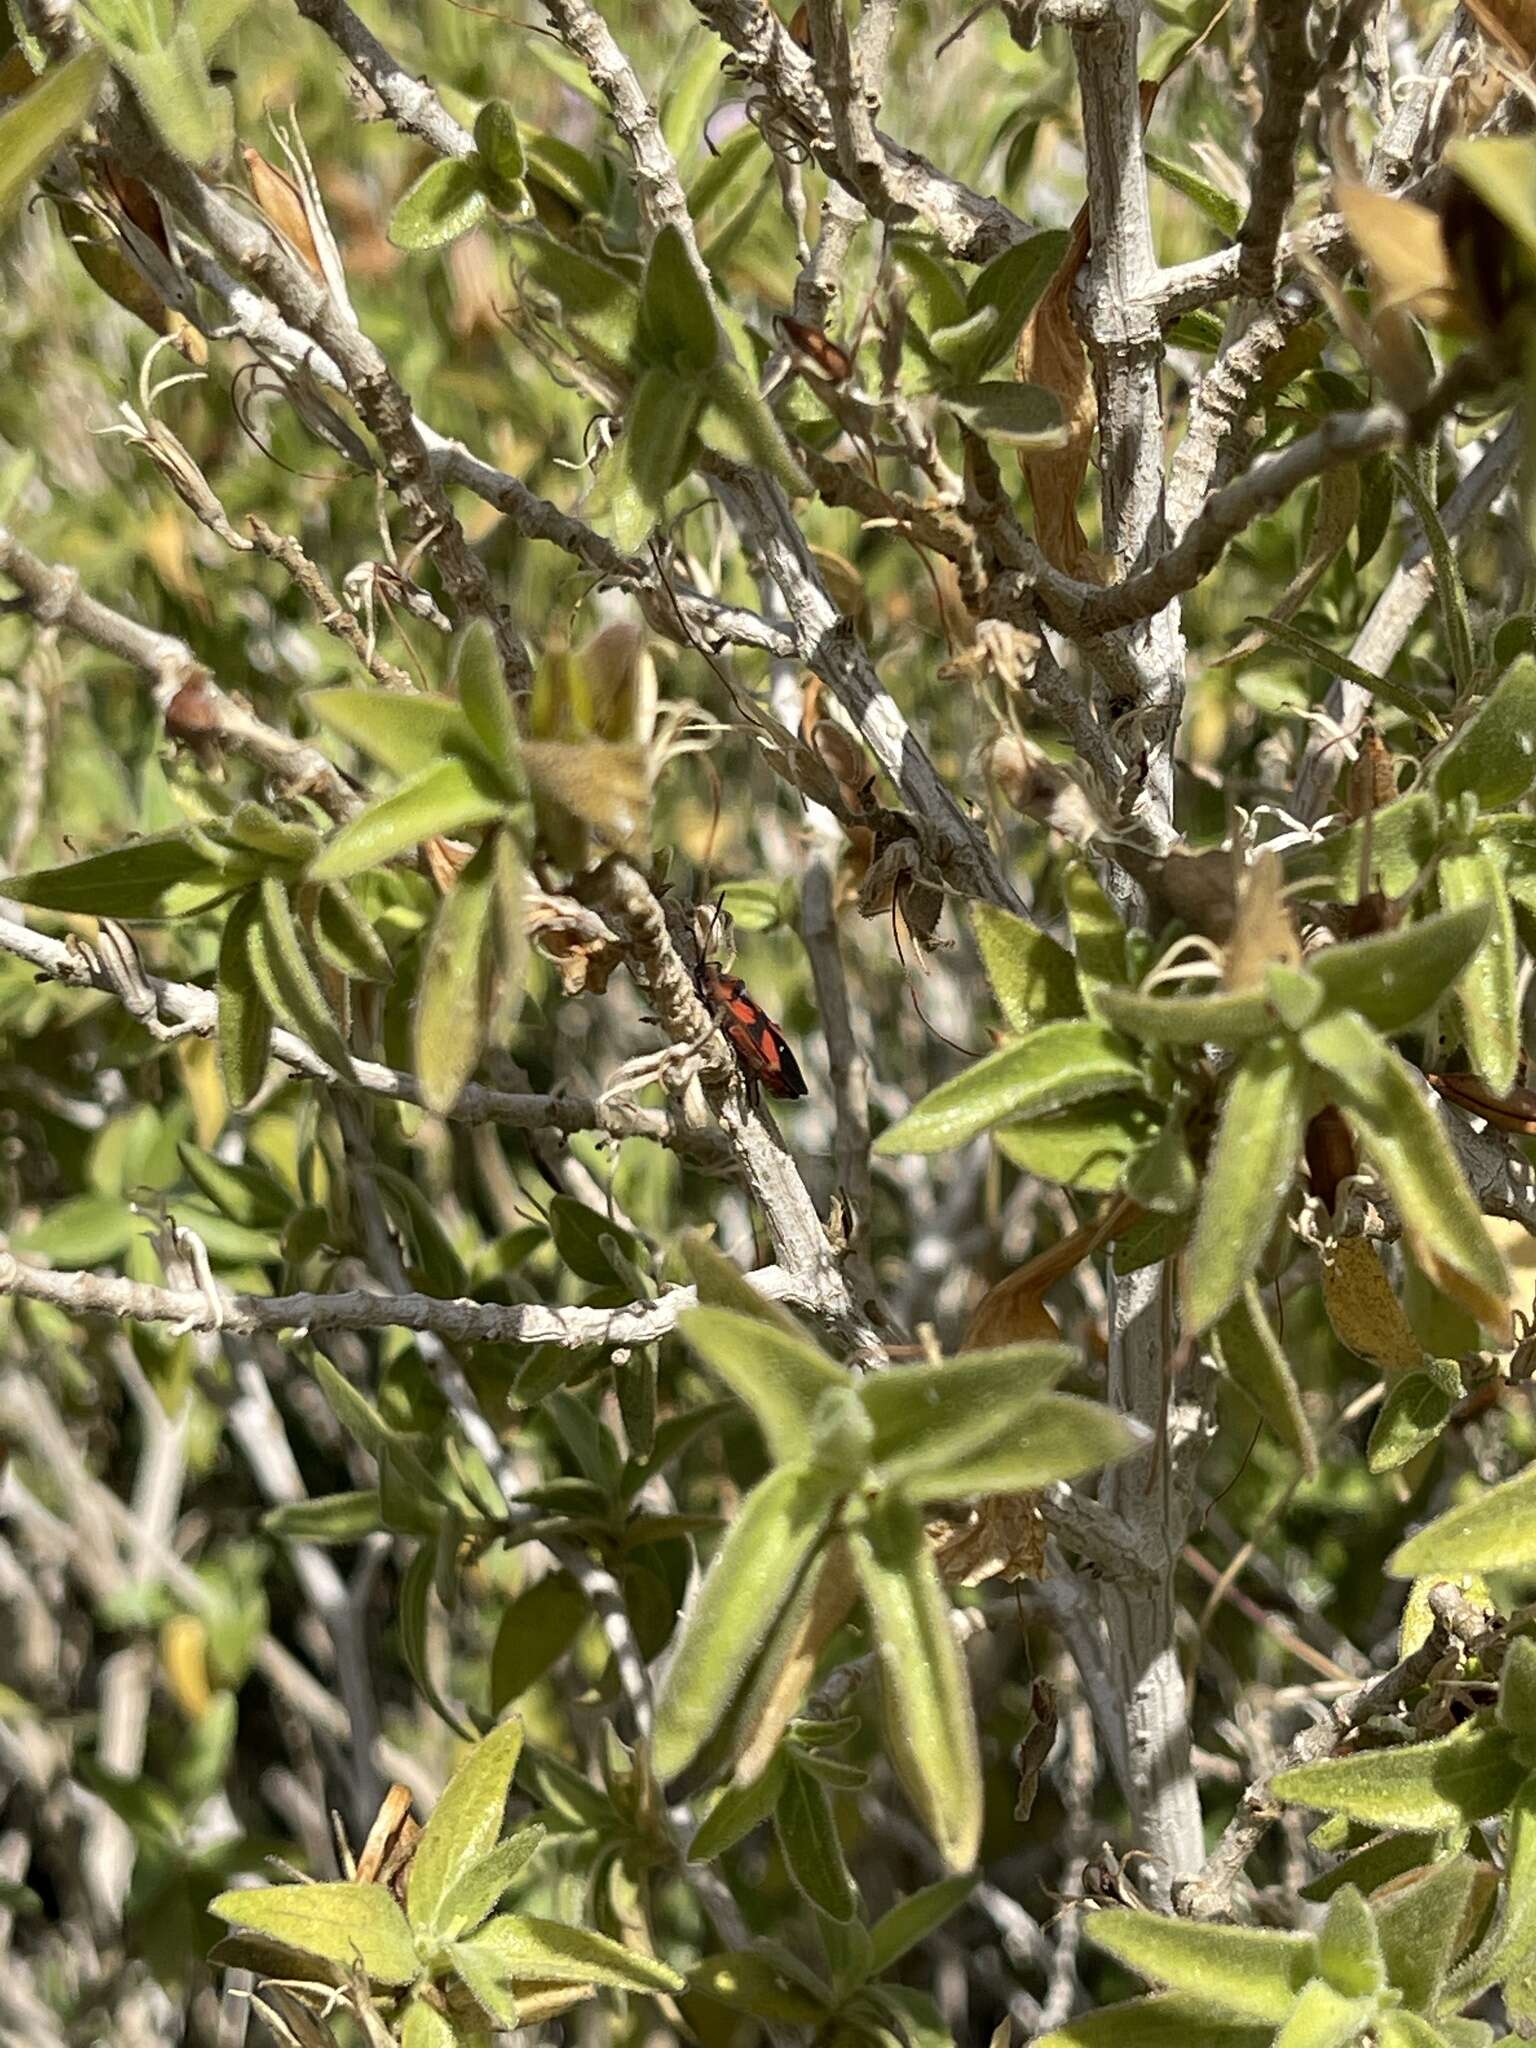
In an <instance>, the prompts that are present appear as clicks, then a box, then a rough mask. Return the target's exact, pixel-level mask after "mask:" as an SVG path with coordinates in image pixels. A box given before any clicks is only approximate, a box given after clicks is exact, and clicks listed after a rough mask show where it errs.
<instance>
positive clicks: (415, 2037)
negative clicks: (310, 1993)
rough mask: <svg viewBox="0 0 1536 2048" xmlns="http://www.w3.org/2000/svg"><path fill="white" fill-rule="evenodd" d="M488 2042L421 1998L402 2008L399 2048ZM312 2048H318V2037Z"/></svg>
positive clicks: (464, 2047) (460, 2047)
mask: <svg viewBox="0 0 1536 2048" xmlns="http://www.w3.org/2000/svg"><path fill="white" fill-rule="evenodd" d="M263 1995H264V1996H265V1995H267V1993H266V1992H264V1994H263ZM301 2009H302V2008H301ZM488 2038H489V2037H488V2036H484V2037H479V2038H477V2037H476V2035H474V2034H473V2033H466V2032H465V2031H464V2023H463V2022H462V2021H459V2022H455V2021H453V2020H450V2019H449V2018H448V2017H447V2015H446V2014H444V2013H441V2012H439V2011H438V2009H437V2007H436V2006H435V2005H428V2003H427V2001H426V2000H425V1999H424V1998H412V1999H411V2001H410V2002H409V2004H408V2005H407V2006H406V2008H405V2019H404V2022H403V2024H402V2025H401V2029H400V2048H483V2042H484V2040H487V2039H488ZM314 2048H321V2043H320V2041H319V2038H318V2037H317V2038H316V2041H315V2043H314Z"/></svg>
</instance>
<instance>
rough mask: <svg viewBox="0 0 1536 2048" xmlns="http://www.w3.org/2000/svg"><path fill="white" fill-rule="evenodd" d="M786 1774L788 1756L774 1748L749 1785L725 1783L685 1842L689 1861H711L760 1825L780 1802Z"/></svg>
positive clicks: (733, 1846)
mask: <svg viewBox="0 0 1536 2048" xmlns="http://www.w3.org/2000/svg"><path fill="white" fill-rule="evenodd" d="M788 1776H789V1759H788V1758H787V1757H786V1756H785V1755H784V1753H783V1751H782V1750H778V1751H775V1753H774V1755H773V1756H772V1757H771V1758H770V1760H769V1763H768V1768H767V1769H766V1770H765V1771H764V1772H763V1773H762V1774H761V1775H760V1776H759V1777H756V1778H754V1779H752V1781H751V1782H750V1783H749V1784H746V1785H728V1786H727V1787H726V1789H725V1790H724V1792H722V1793H721V1795H720V1797H719V1799H718V1800H716V1802H715V1804H714V1805H713V1806H712V1807H711V1808H710V1810H709V1814H708V1817H707V1818H706V1819H705V1821H704V1822H703V1824H702V1826H701V1827H700V1828H699V1829H698V1831H697V1833H696V1834H695V1835H694V1838H693V1840H692V1842H690V1843H689V1845H688V1861H689V1862H690V1863H712V1862H713V1861H714V1860H715V1858H716V1857H717V1856H723V1855H724V1854H725V1852H726V1850H727V1849H734V1848H735V1846H736V1844H737V1843H738V1842H740V1841H744V1840H745V1839H746V1837H747V1836H748V1835H750V1834H751V1832H752V1830H753V1829H754V1828H755V1827H758V1826H760V1825H761V1823H762V1822H763V1821H765V1820H766V1819H767V1818H768V1816H769V1814H770V1813H772V1811H773V1809H774V1807H775V1806H777V1805H778V1803H779V1794H780V1793H781V1792H782V1791H783V1789H784V1784H785V1780H786V1779H787V1778H788Z"/></svg>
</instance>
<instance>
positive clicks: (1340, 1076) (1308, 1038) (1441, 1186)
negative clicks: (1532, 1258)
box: [1301, 1010, 1509, 1332]
mask: <svg viewBox="0 0 1536 2048" xmlns="http://www.w3.org/2000/svg"><path fill="white" fill-rule="evenodd" d="M1301 1042H1302V1047H1303V1050H1304V1051H1305V1052H1306V1054H1307V1057H1308V1058H1309V1059H1311V1060H1313V1061H1314V1062H1315V1063H1316V1064H1317V1065H1318V1066H1320V1067H1322V1068H1324V1069H1325V1070H1326V1071H1327V1073H1328V1074H1330V1075H1331V1076H1332V1078H1333V1082H1334V1087H1335V1093H1336V1095H1337V1099H1338V1103H1339V1107H1340V1108H1341V1109H1342V1110H1343V1111H1344V1113H1345V1115H1346V1117H1347V1118H1348V1120H1349V1123H1350V1126H1351V1128H1352V1129H1353V1131H1354V1133H1355V1136H1356V1138H1357V1139H1358V1140H1359V1142H1360V1144H1361V1146H1362V1148H1363V1150H1364V1152H1365V1155H1366V1157H1367V1159H1368V1160H1369V1161H1370V1163H1371V1165H1372V1166H1374V1167H1375V1169H1376V1171H1377V1172H1378V1173H1379V1174H1380V1175H1381V1177H1382V1179H1383V1180H1384V1181H1385V1182H1386V1184H1387V1191H1388V1193H1389V1194H1390V1195H1391V1197H1392V1200H1393V1202H1394V1203H1395V1204H1396V1206H1397V1211H1398V1214H1399V1215H1400V1216H1401V1218H1402V1221H1403V1228H1404V1230H1405V1232H1406V1233H1407V1237H1408V1242H1409V1245H1410V1247H1411V1249H1412V1251H1413V1255H1414V1257H1415V1259H1417V1261H1418V1263H1419V1264H1420V1266H1422V1267H1423V1269H1424V1271H1425V1273H1426V1274H1427V1275H1428V1276H1429V1278H1430V1279H1431V1280H1432V1281H1433V1282H1434V1284H1435V1285H1436V1286H1437V1287H1438V1288H1439V1289H1440V1290H1441V1292H1442V1293H1444V1294H1448V1295H1449V1296H1450V1297H1451V1299H1452V1300H1453V1301H1456V1302H1458V1303H1459V1304H1460V1305H1461V1306H1462V1307H1463V1308H1465V1309H1468V1310H1470V1311H1471V1313H1472V1314H1473V1315H1475V1316H1476V1317H1477V1318H1478V1320H1479V1322H1481V1323H1484V1324H1486V1325H1487V1327H1488V1328H1489V1329H1492V1330H1496V1331H1500V1332H1503V1331H1505V1330H1507V1328H1508V1326H1509V1275H1508V1273H1507V1271H1506V1269H1505V1265H1504V1261H1503V1259H1502V1257H1501V1256H1500V1254H1499V1252H1498V1249H1497V1247H1496V1246H1495V1245H1494V1243H1493V1240H1492V1239H1491V1238H1490V1237H1489V1235H1488V1231H1487V1227H1486V1226H1485V1224H1484V1222H1483V1219H1482V1216H1481V1214H1480V1213H1479V1211H1478V1207H1477V1204H1476V1202H1475V1201H1474V1200H1473V1199H1472V1194H1471V1191H1470V1189H1469V1188H1468V1186H1467V1183H1466V1180H1465V1178H1464V1177H1463V1175H1462V1171H1461V1168H1460V1167H1459V1166H1458V1165H1457V1163H1456V1158H1455V1155H1454V1153H1453V1152H1452V1151H1451V1148H1450V1144H1449V1142H1448V1141H1447V1139H1446V1136H1445V1133H1444V1131H1443V1130H1442V1129H1441V1127H1440V1121H1439V1119H1438V1118H1437V1117H1436V1116H1435V1114H1434V1113H1433V1111H1432V1110H1431V1109H1430V1108H1429V1106H1428V1104H1427V1103H1426V1102H1425V1100H1424V1097H1423V1095H1422V1093H1421V1092H1420V1088H1419V1084H1418V1082H1417V1080H1416V1079H1415V1077H1414V1075H1413V1073H1412V1072H1411V1071H1410V1069H1409V1068H1408V1067H1407V1066H1406V1065H1405V1064H1404V1062H1403V1061H1402V1060H1401V1059H1400V1058H1399V1057H1398V1055H1397V1054H1396V1053H1395V1052H1393V1051H1392V1049H1391V1048H1390V1047H1389V1046H1387V1045H1385V1044H1383V1042H1382V1041H1381V1039H1379V1038H1378V1037H1377V1036H1376V1034H1375V1032H1373V1031H1372V1030H1371V1028H1370V1026H1369V1025H1368V1024H1367V1023H1366V1022H1365V1021H1364V1020H1363V1018H1360V1017H1358V1016H1356V1015H1355V1014H1354V1013H1353V1012H1352V1011H1348V1010H1345V1011H1341V1012H1340V1013H1339V1014H1338V1015H1336V1016H1333V1017H1328V1018H1324V1019H1323V1020H1321V1021H1320V1022H1319V1023H1317V1024H1314V1025H1312V1026H1311V1027H1310V1028H1309V1029H1308V1030H1307V1031H1306V1032H1304V1033H1303V1034H1302V1041H1301Z"/></svg>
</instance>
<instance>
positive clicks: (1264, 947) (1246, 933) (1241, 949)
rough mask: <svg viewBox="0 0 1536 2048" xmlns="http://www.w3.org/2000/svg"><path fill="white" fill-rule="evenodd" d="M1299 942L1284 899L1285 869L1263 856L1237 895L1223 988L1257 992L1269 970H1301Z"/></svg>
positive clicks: (1277, 860) (1272, 856)
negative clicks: (1296, 968)
mask: <svg viewBox="0 0 1536 2048" xmlns="http://www.w3.org/2000/svg"><path fill="white" fill-rule="evenodd" d="M1300 965H1301V938H1300V935H1299V934H1298V932H1297V930H1296V920H1295V919H1294V918H1293V917H1292V915H1291V913H1290V909H1289V907H1288V905H1287V904H1286V900H1285V870H1284V868H1283V867H1282V866H1281V865H1280V857H1279V855H1278V854H1274V853H1261V854H1259V855H1258V856H1257V857H1256V858H1255V860H1254V861H1253V863H1252V865H1251V866H1250V867H1249V868H1248V869H1247V870H1246V871H1245V873H1244V875H1243V880H1242V884H1241V886H1240V888H1239V890H1238V898H1237V920H1236V922H1235V924H1234V925H1233V927H1232V936H1231V938H1230V939H1229V940H1228V941H1227V946H1226V952H1225V960H1224V967H1225V973H1224V977H1223V979H1224V981H1225V985H1226V986H1227V987H1228V988H1229V989H1231V990H1233V991H1234V992H1239V991H1241V990H1243V989H1249V988H1258V987H1259V986H1260V985H1261V984H1262V982H1263V980H1264V971H1265V969H1266V968H1268V967H1272V966H1279V967H1299V966H1300Z"/></svg>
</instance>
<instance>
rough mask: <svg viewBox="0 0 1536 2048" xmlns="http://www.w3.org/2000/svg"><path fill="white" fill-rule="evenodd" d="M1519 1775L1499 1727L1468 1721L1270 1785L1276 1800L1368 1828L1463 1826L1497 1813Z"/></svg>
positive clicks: (1283, 1776)
mask: <svg viewBox="0 0 1536 2048" xmlns="http://www.w3.org/2000/svg"><path fill="white" fill-rule="evenodd" d="M1523 1775H1524V1772H1523V1770H1522V1767H1521V1765H1520V1764H1519V1762H1518V1761H1517V1760H1516V1758H1515V1755H1514V1750H1513V1746H1512V1744H1511V1742H1510V1739H1509V1737H1508V1735H1507V1734H1505V1732H1504V1730H1503V1729H1502V1728H1498V1727H1495V1726H1493V1725H1492V1724H1491V1723H1487V1722H1482V1721H1468V1722H1466V1723H1465V1724H1464V1725H1463V1726H1462V1727H1460V1728H1457V1729H1455V1730H1454V1731H1453V1732H1452V1733H1451V1734H1449V1735H1443V1736H1441V1737H1439V1738H1438V1739H1437V1740H1436V1741H1433V1742H1411V1743H1405V1744H1403V1745H1402V1746H1400V1747H1397V1748H1393V1749H1372V1750H1365V1751H1362V1752H1361V1754H1360V1755H1358V1756H1348V1757H1325V1758H1324V1759H1323V1760H1322V1761H1321V1762H1319V1763H1311V1764H1297V1765H1295V1766H1294V1767H1293V1768H1292V1769H1291V1770H1288V1771H1281V1772H1280V1773H1279V1774H1278V1775H1277V1776H1276V1777H1275V1779H1274V1780H1273V1790H1274V1792H1275V1795H1276V1797H1277V1798H1280V1799H1285V1800H1289V1801H1290V1802H1291V1803H1292V1804H1293V1805H1296V1806H1315V1807H1318V1808H1320V1809H1321V1810H1322V1811H1323V1812H1324V1813H1342V1814H1345V1815H1347V1816H1348V1817H1349V1818H1350V1819H1351V1820H1360V1821H1366V1822H1368V1823H1369V1824H1370V1825H1372V1826H1374V1827H1389V1828H1414V1829H1418V1830H1424V1829H1433V1830H1439V1829H1443V1828H1462V1827H1469V1826H1470V1825H1471V1824H1472V1822H1473V1821H1477V1820H1485V1819H1486V1818H1487V1817H1488V1815H1489V1814H1491V1813H1500V1812H1502V1811H1503V1809H1504V1807H1505V1805H1506V1804H1507V1803H1508V1801H1509V1799H1510V1798H1511V1796H1512V1795H1513V1793H1514V1790H1515V1787H1516V1786H1517V1785H1518V1784H1519V1783H1520V1781H1521V1778H1522V1777H1523Z"/></svg>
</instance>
